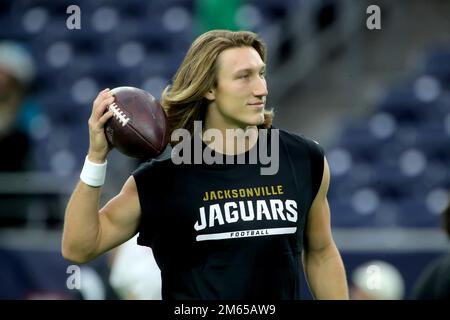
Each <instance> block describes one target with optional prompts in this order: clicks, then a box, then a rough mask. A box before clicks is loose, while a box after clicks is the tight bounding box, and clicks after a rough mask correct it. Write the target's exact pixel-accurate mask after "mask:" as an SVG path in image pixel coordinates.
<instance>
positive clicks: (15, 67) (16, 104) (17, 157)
mask: <svg viewBox="0 0 450 320" xmlns="http://www.w3.org/2000/svg"><path fill="white" fill-rule="evenodd" d="M34 75H35V67H34V61H33V58H32V56H31V55H30V53H29V52H28V51H26V50H25V49H24V48H23V47H22V46H21V45H20V44H18V43H15V42H12V41H2V42H0V148H1V150H4V151H5V152H2V156H1V157H0V171H24V170H29V169H30V168H31V167H32V164H31V162H32V161H31V156H30V150H31V143H30V139H29V136H28V132H27V128H26V126H25V125H24V122H25V121H24V118H25V117H26V112H27V111H29V110H27V109H28V108H26V107H25V104H26V98H27V95H28V89H29V87H30V85H31V83H32V81H33V79H34Z"/></svg>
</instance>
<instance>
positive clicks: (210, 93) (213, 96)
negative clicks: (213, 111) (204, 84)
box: [205, 89, 216, 101]
mask: <svg viewBox="0 0 450 320" xmlns="http://www.w3.org/2000/svg"><path fill="white" fill-rule="evenodd" d="M205 98H206V99H208V100H210V101H214V100H216V90H214V89H209V90H208V92H206V93H205Z"/></svg>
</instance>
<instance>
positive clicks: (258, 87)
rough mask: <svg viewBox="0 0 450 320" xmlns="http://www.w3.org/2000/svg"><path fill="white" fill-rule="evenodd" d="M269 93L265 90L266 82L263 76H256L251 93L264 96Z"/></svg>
mask: <svg viewBox="0 0 450 320" xmlns="http://www.w3.org/2000/svg"><path fill="white" fill-rule="evenodd" d="M268 94H269V92H268V91H267V82H266V79H265V78H261V77H257V79H256V83H255V87H254V90H253V95H254V96H255V97H261V98H262V97H265V96H267V95H268Z"/></svg>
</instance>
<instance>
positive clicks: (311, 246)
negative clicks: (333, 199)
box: [305, 158, 333, 251]
mask: <svg viewBox="0 0 450 320" xmlns="http://www.w3.org/2000/svg"><path fill="white" fill-rule="evenodd" d="M329 184H330V169H329V167H328V162H327V160H326V158H324V169H323V176H322V182H321V185H320V188H319V191H318V192H317V195H316V197H315V199H314V201H313V203H312V205H311V208H310V210H309V213H308V221H307V224H306V243H305V249H306V251H311V250H313V251H320V250H322V249H325V248H327V247H328V246H329V245H331V244H332V242H333V239H332V235H331V222H330V207H329V205H328V200H327V192H328V187H329Z"/></svg>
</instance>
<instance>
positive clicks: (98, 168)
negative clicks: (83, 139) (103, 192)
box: [80, 156, 108, 187]
mask: <svg viewBox="0 0 450 320" xmlns="http://www.w3.org/2000/svg"><path fill="white" fill-rule="evenodd" d="M107 164H108V161H106V160H105V162H104V163H94V162H92V161H89V159H88V157H87V156H86V159H85V160H84V166H83V170H81V174H80V179H81V181H83V182H84V183H86V184H87V185H89V186H91V187H100V186H102V185H103V184H104V183H105V176H106V165H107Z"/></svg>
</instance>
